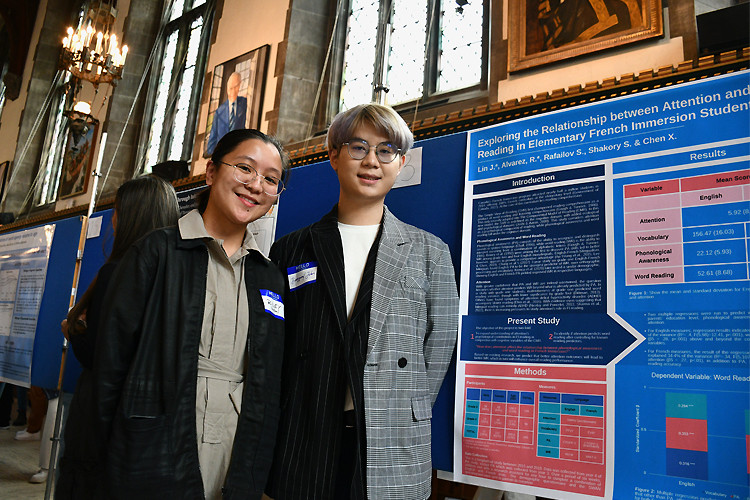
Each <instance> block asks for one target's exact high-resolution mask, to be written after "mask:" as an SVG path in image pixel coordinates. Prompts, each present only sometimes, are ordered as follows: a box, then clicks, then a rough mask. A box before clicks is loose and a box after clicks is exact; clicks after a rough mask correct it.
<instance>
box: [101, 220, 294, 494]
mask: <svg viewBox="0 0 750 500" xmlns="http://www.w3.org/2000/svg"><path fill="white" fill-rule="evenodd" d="M245 259H246V261H245V282H246V285H247V296H248V301H249V307H250V326H249V332H248V341H247V370H246V375H245V386H244V395H243V398H242V412H241V415H240V417H239V422H238V424H237V434H236V436H235V440H234V447H233V450H232V458H231V467H230V469H229V471H228V473H227V481H226V487H225V488H224V498H225V499H240V498H241V499H260V498H261V494H262V492H263V488H264V486H265V483H266V478H267V477H268V471H269V468H270V465H271V460H272V457H273V450H274V443H275V439H276V430H277V427H278V419H279V397H280V396H279V394H280V380H281V364H282V355H283V346H284V322H283V320H281V319H277V318H276V317H274V316H272V315H271V314H269V313H268V312H266V309H265V306H264V302H263V300H262V297H261V291H263V290H270V291H272V292H274V293H276V294H278V295H280V296H282V297H283V294H284V278H283V275H282V274H281V273H280V272H279V271H278V269H277V268H276V267H275V266H274V265H273V264H271V263H270V262H269V261H268V260H266V259H265V258H263V257H262V256H261V255H260V254H258V252H254V251H251V252H250V253H249V254H248V255H247V256H246V257H245ZM207 266H208V249H207V248H206V246H205V244H204V243H203V242H202V241H201V240H183V239H182V238H181V237H180V234H179V230H178V229H177V228H176V227H172V228H167V229H161V230H157V231H154V232H152V233H150V234H148V235H147V236H146V237H144V238H143V239H142V240H141V241H139V242H138V243H136V244H135V245H133V247H131V249H130V250H128V252H127V254H126V255H125V256H124V257H123V259H122V261H121V262H120V265H119V266H118V268H117V270H116V271H115V273H114V275H113V277H112V281H111V285H110V286H109V288H108V290H107V294H106V297H105V300H104V306H103V308H102V313H101V317H102V319H101V323H100V328H99V332H100V333H99V339H98V343H97V347H96V356H95V372H96V381H95V384H96V386H95V389H96V396H97V409H98V413H99V419H100V422H99V425H100V429H99V432H101V434H102V443H106V446H107V450H106V464H105V468H106V479H105V481H106V485H105V489H106V490H107V493H108V497H109V498H117V499H120V498H121V499H133V498H138V499H150V498H154V499H156V498H158V499H168V498H173V499H180V500H183V499H203V498H204V495H203V484H202V480H201V475H200V469H199V464H198V445H197V431H196V423H195V418H196V416H195V402H196V401H195V399H196V387H197V373H198V348H199V344H200V338H201V325H202V321H203V309H204V301H205V295H206V272H207Z"/></svg>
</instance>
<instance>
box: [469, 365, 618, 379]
mask: <svg viewBox="0 0 750 500" xmlns="http://www.w3.org/2000/svg"><path fill="white" fill-rule="evenodd" d="M521 372H523V373H521ZM469 375H480V376H489V377H517V378H518V377H523V378H538V379H544V380H546V379H561V380H587V381H590V380H593V381H599V382H604V381H606V380H607V369H606V368H598V367H597V368H593V367H592V368H589V367H564V366H546V365H480V364H474V363H468V364H467V365H466V376H467V377H468V376H469Z"/></svg>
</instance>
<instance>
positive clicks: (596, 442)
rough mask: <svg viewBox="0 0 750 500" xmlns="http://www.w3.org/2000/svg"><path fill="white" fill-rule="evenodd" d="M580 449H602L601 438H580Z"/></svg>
mask: <svg viewBox="0 0 750 500" xmlns="http://www.w3.org/2000/svg"><path fill="white" fill-rule="evenodd" d="M581 449H582V450H586V451H604V442H603V441H602V440H601V439H585V438H581Z"/></svg>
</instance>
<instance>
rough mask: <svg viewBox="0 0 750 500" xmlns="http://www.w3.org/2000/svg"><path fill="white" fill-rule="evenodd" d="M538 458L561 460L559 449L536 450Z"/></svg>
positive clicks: (541, 447) (541, 448) (540, 447)
mask: <svg viewBox="0 0 750 500" xmlns="http://www.w3.org/2000/svg"><path fill="white" fill-rule="evenodd" d="M536 456H538V457H547V458H560V450H559V449H558V448H545V447H544V446H539V447H538V448H537V450H536Z"/></svg>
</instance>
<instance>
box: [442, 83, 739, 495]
mask: <svg viewBox="0 0 750 500" xmlns="http://www.w3.org/2000/svg"><path fill="white" fill-rule="evenodd" d="M749 102H750V74H749V73H748V72H746V71H745V72H738V73H734V74H730V75H725V76H721V77H716V78H710V79H705V80H700V81H696V82H692V83H687V84H682V85H678V86H673V87H666V88H663V89H659V90H654V91H650V92H644V93H640V94H636V95H632V96H627V97H621V98H617V99H611V100H607V101H603V102H600V103H595V104H589V105H585V106H580V107H575V108H572V109H569V110H563V111H558V112H554V113H548V114H544V115H541V116H535V117H529V118H526V119H522V120H517V121H513V122H509V123H505V124H500V125H497V126H494V127H491V128H486V129H482V130H478V131H474V132H472V133H470V134H469V136H468V141H469V144H468V148H467V168H466V181H465V194H464V226H463V227H464V229H463V239H462V262H461V284H460V295H461V328H460V334H459V345H458V365H457V380H456V407H455V432H454V440H455V455H454V476H455V479H456V480H457V481H462V482H467V483H472V484H477V485H482V486H487V487H491V488H496V489H501V490H510V491H516V492H521V493H529V494H536V495H539V496H542V497H550V498H557V499H602V498H604V499H612V498H614V499H617V500H713V499H718V498H726V499H734V498H736V499H745V500H747V499H748V498H749V496H750V493H749V491H748V479H749V478H750V468H749V466H748V454H749V453H750V378H749V376H750V369H749V368H748V358H749V357H750V315H749V314H750V311H749V309H750V281H749V280H748V278H749V269H748V245H749V243H750V138H749V135H750V120H749V118H750V110H749V109H748V103H749Z"/></svg>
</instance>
